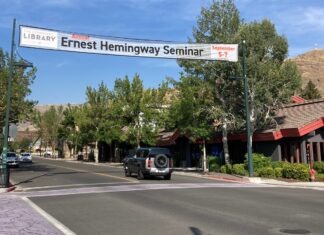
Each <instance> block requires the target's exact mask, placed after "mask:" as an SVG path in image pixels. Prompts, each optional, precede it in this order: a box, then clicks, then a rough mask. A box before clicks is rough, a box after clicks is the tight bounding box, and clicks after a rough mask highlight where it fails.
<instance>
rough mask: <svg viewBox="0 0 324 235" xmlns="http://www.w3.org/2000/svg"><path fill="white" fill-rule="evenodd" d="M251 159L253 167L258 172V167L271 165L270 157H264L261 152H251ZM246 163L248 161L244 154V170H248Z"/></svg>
mask: <svg viewBox="0 0 324 235" xmlns="http://www.w3.org/2000/svg"><path fill="white" fill-rule="evenodd" d="M252 159H253V168H254V171H255V172H258V171H259V169H261V168H264V167H271V158H270V157H266V156H264V155H263V154H261V153H252ZM248 164H249V163H248V159H247V154H246V155H245V160H244V167H245V169H246V170H248Z"/></svg>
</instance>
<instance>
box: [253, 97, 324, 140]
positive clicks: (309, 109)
mask: <svg viewBox="0 0 324 235" xmlns="http://www.w3.org/2000/svg"><path fill="white" fill-rule="evenodd" d="M275 120H276V121H277V123H278V126H277V128H276V129H268V130H264V131H262V132H259V133H255V135H254V136H253V139H254V140H256V141H262V140H278V139H281V138H283V137H300V136H304V135H306V134H308V133H310V132H312V131H315V130H317V129H319V128H322V127H324V99H316V100H310V101H305V102H304V103H295V104H289V105H285V106H283V107H282V108H281V109H279V110H278V112H277V115H276V118H275Z"/></svg>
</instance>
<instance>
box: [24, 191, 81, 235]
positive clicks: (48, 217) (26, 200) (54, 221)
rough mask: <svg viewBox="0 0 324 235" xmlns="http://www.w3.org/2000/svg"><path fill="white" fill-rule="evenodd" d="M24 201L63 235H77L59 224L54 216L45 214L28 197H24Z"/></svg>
mask: <svg viewBox="0 0 324 235" xmlns="http://www.w3.org/2000/svg"><path fill="white" fill-rule="evenodd" d="M22 199H23V200H24V201H25V202H27V203H28V204H29V205H30V206H31V207H32V208H33V209H34V210H35V211H37V212H38V213H39V214H40V215H42V216H43V217H44V218H45V219H46V220H47V221H49V222H50V223H51V224H53V225H54V226H55V227H56V228H57V229H59V230H60V231H61V232H62V233H63V234H66V235H76V233H74V232H73V231H71V230H70V229H69V228H68V227H66V226H65V225H64V224H62V223H61V222H59V221H58V220H57V219H55V218H54V217H53V216H51V215H50V214H48V213H47V212H45V211H44V210H43V209H42V208H40V207H39V206H37V205H36V204H35V203H33V202H32V201H31V200H29V199H28V198H26V197H22Z"/></svg>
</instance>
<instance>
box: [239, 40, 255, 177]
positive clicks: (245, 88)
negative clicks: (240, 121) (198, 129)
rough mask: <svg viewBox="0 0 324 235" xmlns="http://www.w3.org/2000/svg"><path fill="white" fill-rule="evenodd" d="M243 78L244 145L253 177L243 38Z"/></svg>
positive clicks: (247, 85) (250, 173)
mask: <svg viewBox="0 0 324 235" xmlns="http://www.w3.org/2000/svg"><path fill="white" fill-rule="evenodd" d="M242 46H243V48H242V49H243V61H242V63H243V65H242V67H243V78H244V101H245V118H246V147H247V154H248V164H249V176H250V177H253V159H252V145H251V139H252V137H251V122H250V108H249V99H248V97H249V84H248V77H247V75H246V61H245V60H246V54H245V53H246V51H245V50H246V45H245V40H243V45H242Z"/></svg>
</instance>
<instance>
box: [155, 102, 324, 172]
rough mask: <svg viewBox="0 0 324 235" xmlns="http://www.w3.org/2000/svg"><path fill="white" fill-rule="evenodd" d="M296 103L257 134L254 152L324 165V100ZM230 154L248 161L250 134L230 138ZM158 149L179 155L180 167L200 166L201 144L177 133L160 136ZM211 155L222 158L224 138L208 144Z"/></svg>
mask: <svg viewBox="0 0 324 235" xmlns="http://www.w3.org/2000/svg"><path fill="white" fill-rule="evenodd" d="M293 101H294V102H295V103H292V104H288V105H285V106H283V107H282V108H280V109H279V110H278V111H277V114H276V117H275V120H276V122H277V127H276V128H275V129H267V130H263V131H258V132H255V133H254V134H253V152H256V153H263V154H264V155H266V156H269V157H271V158H272V160H273V161H288V162H296V163H309V162H310V161H312V162H313V161H319V162H320V161H322V160H323V161H324V99H318V100H311V101H305V100H303V99H302V98H300V97H293ZM228 144H229V152H230V157H231V161H232V162H233V163H240V162H243V161H244V155H245V154H246V134H245V133H241V134H235V135H229V136H228ZM157 145H158V146H164V147H169V148H171V149H172V150H174V152H176V154H177V155H179V156H178V157H179V159H180V160H179V163H180V164H179V163H178V166H187V167H193V166H197V161H196V159H197V154H198V153H199V149H198V150H197V145H198V143H192V142H191V141H190V140H189V138H187V137H186V136H183V135H180V133H179V132H178V131H177V130H175V131H171V132H163V133H161V134H160V137H159V141H158V143H157ZM207 154H208V155H215V156H220V155H222V141H221V134H220V133H215V138H213V140H212V141H209V142H208V146H207Z"/></svg>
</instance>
